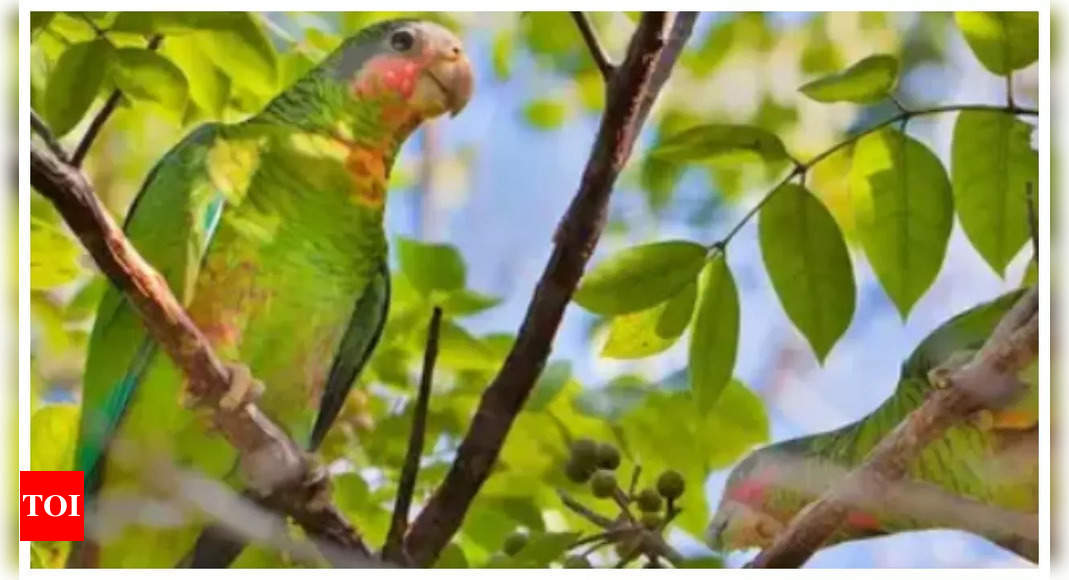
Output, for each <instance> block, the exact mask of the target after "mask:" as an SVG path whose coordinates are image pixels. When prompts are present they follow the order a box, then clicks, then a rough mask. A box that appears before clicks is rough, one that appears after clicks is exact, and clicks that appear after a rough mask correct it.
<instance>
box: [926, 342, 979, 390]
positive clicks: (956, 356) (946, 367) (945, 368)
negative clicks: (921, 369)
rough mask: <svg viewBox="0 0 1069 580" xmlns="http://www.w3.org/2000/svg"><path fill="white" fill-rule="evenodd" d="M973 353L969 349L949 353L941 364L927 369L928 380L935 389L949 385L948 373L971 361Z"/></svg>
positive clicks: (950, 373)
mask: <svg viewBox="0 0 1069 580" xmlns="http://www.w3.org/2000/svg"><path fill="white" fill-rule="evenodd" d="M974 354H975V353H974V352H973V351H971V350H960V351H957V352H955V353H953V354H951V355H950V356H949V357H947V359H946V360H945V361H943V362H942V364H940V365H939V366H937V367H935V368H933V369H932V370H930V371H928V382H929V383H931V385H932V387H934V388H936V389H945V388H947V387H949V386H950V375H952V374H953V373H954V371H956V370H958V369H959V368H961V367H963V366H965V365H966V364H968V363H969V362H970V361H972V358H973V355H974Z"/></svg>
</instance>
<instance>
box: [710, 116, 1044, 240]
mask: <svg viewBox="0 0 1069 580" xmlns="http://www.w3.org/2000/svg"><path fill="white" fill-rule="evenodd" d="M896 103H897V100H896ZM899 107H900V108H901V105H899ZM961 111H996V112H1001V113H1006V114H1010V115H1027V116H1031V117H1034V116H1037V115H1039V111H1038V110H1036V109H1029V108H1024V107H1018V106H1016V105H1013V104H1010V105H1008V106H998V105H940V106H937V107H928V108H925V109H916V110H903V111H902V112H901V113H899V114H897V115H895V116H893V117H890V118H888V119H885V120H883V121H880V122H879V123H876V124H875V125H873V126H871V127H869V128H867V129H864V130H863V131H860V132H858V133H855V134H853V135H851V136H849V137H847V138H846V139H844V140H842V141H840V142H838V143H836V144H835V145H832V146H831V147H829V148H827V149H825V150H824V151H821V152H820V153H818V154H816V155H815V156H813V158H812V159H810V160H809V161H807V162H805V163H799V162H797V161H796V162H795V164H794V167H792V168H791V170H790V172H789V173H788V174H787V175H786V176H785V177H784V178H783V179H781V180H780V181H779V182H777V183H776V185H774V186H773V187H772V189H770V190H769V191H768V192H767V193H765V195H764V196H762V197H761V199H760V201H758V202H757V204H756V205H755V206H754V207H752V208H750V210H749V211H747V212H746V213H745V214H744V215H743V216H742V218H740V219H739V221H738V223H736V224H735V225H734V226H732V228H731V229H730V230H728V233H727V235H725V236H724V237H723V238H722V239H721V240H720V241H719V242H716V243H714V244H713V245H712V246H711V247H716V246H727V244H728V243H729V242H730V241H731V239H732V238H734V237H735V234H737V233H739V230H741V229H742V227H743V226H744V225H746V223H747V222H748V221H750V219H752V218H753V216H754V215H756V214H757V212H758V211H760V210H761V208H762V207H763V206H764V205H765V204H766V203H768V200H769V198H771V197H772V194H773V193H775V192H776V190H778V189H779V188H780V187H782V186H783V185H785V184H786V183H787V182H788V181H790V180H791V179H792V178H793V177H795V176H796V175H804V174H805V173H806V172H807V171H809V170H810V169H812V167H813V166H814V165H816V164H817V163H820V162H821V161H824V160H825V159H827V158H828V157H831V156H832V155H833V154H835V153H836V152H838V151H839V150H840V149H844V148H846V147H849V146H850V145H853V144H854V143H856V142H857V141H858V140H860V139H861V138H862V137H864V136H866V135H870V134H872V133H875V132H877V131H879V130H880V129H883V128H885V127H888V126H891V125H894V124H895V123H899V122H902V123H906V122H908V121H909V120H910V119H913V118H914V117H925V116H928V115H938V114H940V113H951V112H961Z"/></svg>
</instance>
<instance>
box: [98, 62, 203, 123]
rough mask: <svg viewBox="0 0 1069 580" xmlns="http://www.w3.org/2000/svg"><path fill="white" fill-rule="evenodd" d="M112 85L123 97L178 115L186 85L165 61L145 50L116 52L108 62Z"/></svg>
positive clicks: (180, 111)
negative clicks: (138, 100)
mask: <svg viewBox="0 0 1069 580" xmlns="http://www.w3.org/2000/svg"><path fill="white" fill-rule="evenodd" d="M111 78H112V81H114V82H115V86H117V87H118V88H119V89H120V90H122V92H123V94H125V95H126V96H128V97H130V98H132V99H142V100H146V101H151V102H154V103H158V104H160V105H163V106H164V107H166V108H167V109H170V110H171V111H175V112H177V113H182V112H183V111H184V110H185V107H186V98H187V96H188V94H189V85H188V83H187V82H186V77H185V75H183V74H182V71H181V70H179V69H178V67H177V66H175V65H174V63H172V62H171V61H170V60H168V59H167V57H164V56H162V55H159V54H156V53H155V52H153V51H151V50H148V49H145V48H120V49H117V50H116V51H115V58H114V59H112V71H111Z"/></svg>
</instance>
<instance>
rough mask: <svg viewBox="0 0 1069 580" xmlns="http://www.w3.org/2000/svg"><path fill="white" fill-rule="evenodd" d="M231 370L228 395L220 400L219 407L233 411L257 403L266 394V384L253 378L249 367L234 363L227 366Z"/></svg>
mask: <svg viewBox="0 0 1069 580" xmlns="http://www.w3.org/2000/svg"><path fill="white" fill-rule="evenodd" d="M227 368H229V369H230V386H229V387H228V388H227V391H226V394H225V395H223V398H222V399H219V406H220V407H221V408H222V409H223V410H224V411H233V410H235V409H238V408H239V407H244V406H245V405H249V404H252V403H255V402H256V401H257V400H258V399H259V398H260V396H261V395H263V393H264V384H263V383H261V382H260V381H258V380H256V378H255V377H253V376H252V371H250V370H249V367H247V366H245V365H243V364H240V363H233V364H230V365H227Z"/></svg>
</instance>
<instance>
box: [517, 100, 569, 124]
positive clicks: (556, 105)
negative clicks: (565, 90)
mask: <svg viewBox="0 0 1069 580" xmlns="http://www.w3.org/2000/svg"><path fill="white" fill-rule="evenodd" d="M523 116H524V118H525V119H527V122H528V123H530V124H531V125H532V126H533V127H535V128H536V129H556V128H557V127H560V126H561V125H563V124H564V120H565V119H566V118H567V116H568V109H567V108H566V107H565V106H564V103H563V102H561V101H559V100H555V99H536V100H534V101H531V102H529V103H527V105H526V106H525V107H524V109H523Z"/></svg>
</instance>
